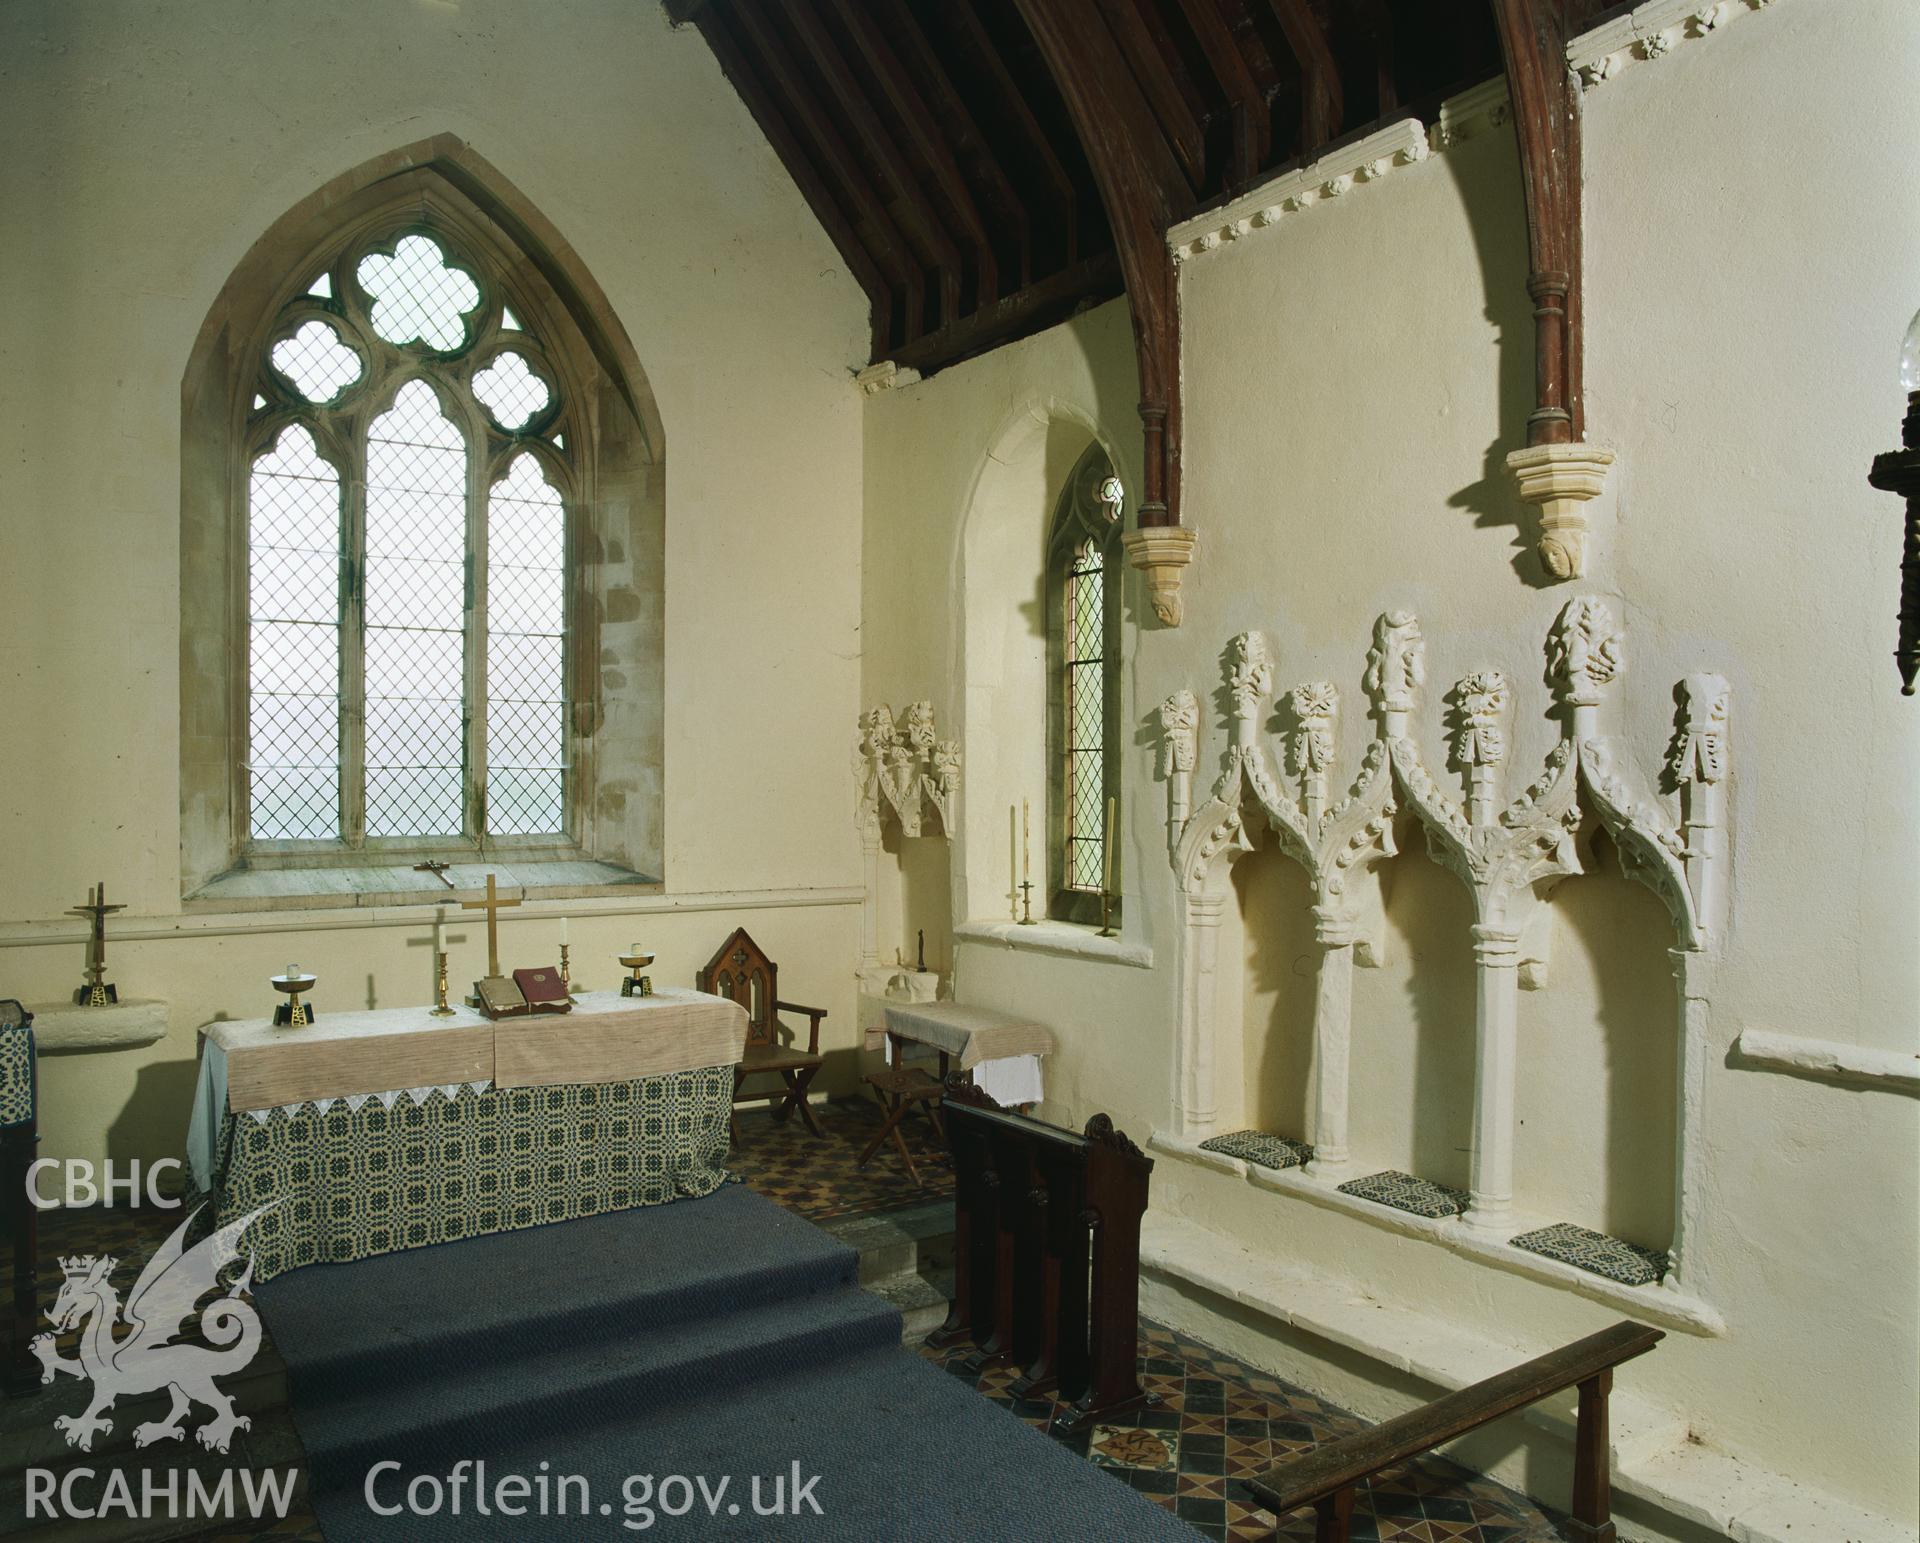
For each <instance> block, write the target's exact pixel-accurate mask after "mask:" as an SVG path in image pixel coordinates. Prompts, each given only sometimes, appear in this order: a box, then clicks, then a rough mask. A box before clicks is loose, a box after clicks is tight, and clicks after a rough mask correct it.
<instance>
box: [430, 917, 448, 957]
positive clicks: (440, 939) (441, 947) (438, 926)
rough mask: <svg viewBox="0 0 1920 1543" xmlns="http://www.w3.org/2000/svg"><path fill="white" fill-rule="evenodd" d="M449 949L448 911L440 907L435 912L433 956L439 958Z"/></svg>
mask: <svg viewBox="0 0 1920 1543" xmlns="http://www.w3.org/2000/svg"><path fill="white" fill-rule="evenodd" d="M446 951H447V913H446V912H444V911H442V910H440V909H439V908H438V907H436V908H435V909H434V913H433V957H434V958H435V959H438V958H439V957H440V956H441V955H442V954H444V953H445V952H446Z"/></svg>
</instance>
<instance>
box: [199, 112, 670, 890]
mask: <svg viewBox="0 0 1920 1543" xmlns="http://www.w3.org/2000/svg"><path fill="white" fill-rule="evenodd" d="M415 149H417V150H419V151H422V152H425V154H424V156H423V157H422V158H419V159H416V158H414V156H413V154H412V152H408V153H405V154H404V155H402V156H398V157H396V158H395V159H401V160H411V161H412V164H411V166H410V167H408V168H407V169H404V170H401V171H399V172H397V173H396V172H394V171H392V170H391V169H390V167H389V166H388V165H387V163H386V162H384V161H383V162H376V163H369V167H367V168H363V169H362V170H361V171H360V172H358V173H353V174H349V178H348V179H343V180H342V181H341V182H336V183H335V184H333V185H330V186H329V188H327V189H323V190H322V191H321V192H320V193H318V194H316V195H314V197H313V198H311V199H309V200H307V201H305V202H304V203H303V204H302V205H300V206H297V207H296V209H295V210H293V211H291V212H290V213H289V214H288V215H287V216H286V217H284V218H283V219H282V220H281V221H280V222H279V223H278V224H277V225H276V226H275V227H274V228H273V229H272V230H270V231H269V232H268V233H267V235H266V236H263V237H262V238H261V240H260V241H259V242H258V243H256V246H255V248H254V250H253V252H251V253H250V254H249V255H248V257H247V259H246V261H245V262H243V263H242V265H241V267H240V268H239V269H237V270H236V271H235V274H234V277H233V278H232V279H230V280H229V282H228V285H227V288H226V290H225V291H224V292H223V293H222V296H221V298H220V300H219V301H218V302H217V303H216V305H215V307H214V310H213V312H212V313H211V314H210V315H209V317H208V321H207V324H206V326H205V327H204V328H203V329H202V334H201V340H200V343H199V345H198V346H197V347H196V350H195V355H194V359H193V361H192V363H191V364H190V365H189V367H188V373H187V381H186V392H185V402H186V412H185V416H184V422H183V438H182V487H183V498H182V522H183V549H184V553H185V555H184V557H183V563H182V630H183V652H184V654H185V656H186V658H187V659H188V661H189V664H190V668H189V670H188V672H187V675H186V677H185V679H184V680H183V703H182V708H183V714H184V716H185V719H186V721H187V723H188V724H189V725H190V726H191V727H190V729H189V732H188V733H187V734H186V735H185V736H184V737H183V755H182V776H183V781H182V816H183V836H182V856H183V889H184V890H185V892H186V894H187V895H188V897H189V898H199V899H207V900H216V899H223V898H228V897H235V896H241V895H246V896H256V895H257V896H261V897H268V898H280V897H284V903H296V902H297V900H298V898H299V897H301V896H308V895H331V894H334V893H335V892H343V893H346V894H348V895H349V896H351V895H353V894H356V893H367V892H369V891H371V892H377V893H387V892H390V891H391V890H393V889H403V890H412V889H414V888H416V887H419V886H416V885H414V884H413V883H412V882H410V881H408V882H402V883H398V884H396V883H394V882H393V881H392V879H391V877H389V876H390V875H392V874H393V873H394V872H395V871H396V869H397V870H398V871H400V872H404V868H403V867H401V865H402V864H406V865H411V864H413V863H415V862H416V861H417V860H419V859H423V858H424V859H432V858H440V859H443V860H445V861H448V862H455V863H457V862H459V861H461V860H462V859H463V858H466V859H469V860H470V859H472V858H474V857H476V856H479V855H481V854H484V855H485V856H486V857H487V858H488V859H490V860H497V859H501V858H505V859H507V860H509V861H511V862H512V863H513V864H514V865H515V870H516V872H517V871H518V870H519V869H520V868H521V867H522V866H526V868H527V871H526V872H525V873H524V874H521V875H520V878H521V882H522V883H523V885H530V884H540V883H554V884H566V885H568V886H570V887H577V886H580V885H583V884H593V883H603V882H604V883H629V882H631V881H632V879H633V878H634V877H635V876H636V875H637V876H640V877H650V876H654V875H657V874H658V873H659V860H660V799H659V791H660V775H659V771H660V759H661V751H660V741H661V710H662V703H663V700H664V690H663V681H662V677H661V647H662V639H661V623H662V614H663V604H662V602H663V599H664V593H663V590H664V586H663V575H662V573H661V571H660V565H661V554H662V552H663V547H664V528H665V527H664V507H663V500H662V488H663V481H662V478H661V475H660V473H661V467H662V459H661V437H660V429H659V420H658V417H657V415H656V414H655V412H654V410H653V404H652V400H651V398H650V396H649V395H648V393H647V389H646V382H645V380H644V378H643V377H642V376H641V375H640V372H639V369H638V365H637V362H635V361H634V360H633V359H632V350H631V346H630V345H629V344H627V342H626V339H625V336H624V334H623V333H622V332H621V331H620V329H619V324H618V321H617V320H616V319H615V318H614V317H613V314H612V312H611V309H610V307H608V305H607V303H606V300H605V297H604V296H602V295H601V294H600V293H599V291H598V290H597V289H596V288H594V287H593V286H592V281H591V280H590V279H589V278H587V277H586V276H585V275H584V273H582V272H581V271H580V270H579V268H578V264H577V259H576V258H574V256H573V254H572V252H571V250H570V249H568V248H566V247H565V244H564V243H562V242H560V241H559V240H558V239H557V237H556V236H555V235H554V234H553V233H552V232H551V231H550V230H549V229H547V228H546V227H545V224H544V221H543V220H542V219H541V218H540V216H539V215H538V213H537V211H535V210H533V209H532V208H531V206H529V205H527V204H526V202H525V201H524V200H523V199H520V198H519V197H518V195H517V194H514V193H513V192H512V190H511V189H508V188H506V187H505V186H504V184H500V183H497V181H492V180H491V179H492V173H491V168H488V167H486V166H485V165H484V163H483V162H480V161H479V160H478V158H477V157H474V156H472V155H471V152H469V151H467V150H466V148H465V147H464V146H461V145H460V144H459V143H458V142H457V141H452V140H435V141H429V142H426V143H425V144H424V145H422V146H420V147H415ZM345 183H352V184H353V185H351V186H347V185H344V184H345ZM220 463H224V468H223V467H222V465H221V464H220ZM223 483H224V486H225V489H226V495H225V498H224V499H222V498H221V497H219V496H218V492H217V490H218V489H219V488H220V487H221V485H222V484H223ZM583 860H584V861H586V862H587V863H588V864H589V866H586V867H582V866H580V865H581V863H582V862H583ZM540 863H553V864H558V865H565V871H564V872H561V871H558V870H555V871H554V872H553V874H552V875H551V876H550V877H548V876H543V875H542V874H541V873H539V872H537V871H536V870H535V868H534V867H533V866H531V865H537V864H540ZM356 864H364V865H365V866H366V867H367V868H368V869H369V872H368V873H367V874H366V875H364V876H363V878H361V879H356V880H352V881H349V880H345V879H339V878H336V879H333V880H316V881H314V882H312V883H307V884H302V883H301V882H299V881H296V880H292V879H290V878H288V877H287V876H286V875H284V874H282V875H280V876H278V877H277V878H275V879H274V880H273V882H271V883H266V882H264V881H261V882H259V883H254V881H252V880H250V879H249V878H248V875H249V874H251V873H253V872H254V871H255V870H269V869H289V868H303V867H305V868H315V869H338V868H351V867H354V866H355V865H356ZM373 869H381V870H383V874H375V873H373V872H372V871H371V870H373ZM432 883H433V881H432V880H431V879H425V880H422V881H421V884H422V885H426V886H431V885H432ZM250 884H251V885H252V887H251V888H250V887H249V885H250ZM429 892H430V891H429ZM426 897H427V896H426V895H425V894H423V895H422V896H421V898H426Z"/></svg>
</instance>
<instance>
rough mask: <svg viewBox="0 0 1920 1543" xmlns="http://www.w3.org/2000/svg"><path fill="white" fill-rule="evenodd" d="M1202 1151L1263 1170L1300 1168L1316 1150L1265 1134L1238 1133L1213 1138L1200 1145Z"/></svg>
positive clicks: (1270, 1133)
mask: <svg viewBox="0 0 1920 1543" xmlns="http://www.w3.org/2000/svg"><path fill="white" fill-rule="evenodd" d="M1200 1150H1201V1151H1202V1152H1218V1153H1219V1154H1220V1155H1221V1156H1222V1157H1237V1158H1239V1159H1240V1160H1241V1161H1242V1162H1248V1163H1256V1164H1258V1165H1259V1166H1260V1167H1262V1168H1298V1167H1299V1166H1300V1165H1301V1164H1302V1163H1304V1162H1306V1160H1307V1159H1308V1158H1310V1157H1312V1156H1313V1148H1312V1147H1310V1146H1308V1145H1307V1144H1306V1142H1304V1141H1295V1140H1294V1139H1293V1138H1292V1137H1291V1136H1276V1135H1274V1134H1273V1133H1272V1132H1270V1131H1264V1130H1236V1131H1233V1132H1231V1133H1229V1134H1228V1135H1225V1136H1212V1137H1209V1138H1208V1139H1207V1140H1205V1141H1203V1142H1201V1143H1200Z"/></svg>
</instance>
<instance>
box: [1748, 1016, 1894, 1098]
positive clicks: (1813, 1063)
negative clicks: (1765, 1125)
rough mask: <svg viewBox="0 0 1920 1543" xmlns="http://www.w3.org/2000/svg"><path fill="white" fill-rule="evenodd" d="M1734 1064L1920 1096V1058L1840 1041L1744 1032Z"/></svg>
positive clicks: (1764, 1032)
mask: <svg viewBox="0 0 1920 1543" xmlns="http://www.w3.org/2000/svg"><path fill="white" fill-rule="evenodd" d="M1733 1064H1734V1065H1736V1066H1744V1067H1748V1068H1751V1069H1752V1070H1754V1071H1768V1072H1784V1073H1785V1074H1787V1075H1788V1076H1792V1077H1808V1078H1812V1079H1814V1080H1815V1081H1819V1082H1837V1083H1840V1084H1842V1085H1843V1086H1846V1087H1857V1088H1883V1089H1885V1090H1886V1091H1887V1092H1889V1093H1916V1094H1920V1055H1916V1054H1912V1053H1909V1052H1906V1051H1900V1050H1875V1049H1872V1048H1870V1047H1868V1046H1864V1045H1845V1044H1841V1043H1840V1042H1839V1041H1838V1040H1830V1039H1805V1038H1802V1037H1801V1036H1799V1035H1797V1034H1770V1033H1768V1032H1767V1031H1766V1030H1764V1029H1743V1030H1741V1033H1740V1037H1739V1038H1738V1039H1736V1040H1735V1041H1734V1042H1733Z"/></svg>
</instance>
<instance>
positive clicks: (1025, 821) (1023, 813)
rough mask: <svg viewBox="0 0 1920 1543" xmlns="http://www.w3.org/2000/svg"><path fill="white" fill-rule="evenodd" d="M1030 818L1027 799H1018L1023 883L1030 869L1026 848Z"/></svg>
mask: <svg viewBox="0 0 1920 1543" xmlns="http://www.w3.org/2000/svg"><path fill="white" fill-rule="evenodd" d="M1031 832H1032V820H1031V818H1030V816H1029V814H1028V811H1027V801H1026V800H1025V799H1024V798H1023V799H1021V800H1020V879H1021V882H1022V883H1024V882H1025V881H1026V880H1027V878H1028V876H1029V874H1030V872H1031V869H1032V863H1031V861H1030V858H1031V854H1030V853H1029V851H1028V850H1027V848H1028V843H1029V842H1030V841H1031V839H1032V834H1031Z"/></svg>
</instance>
